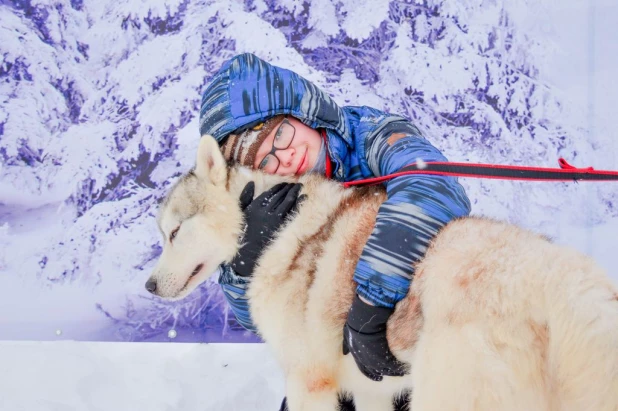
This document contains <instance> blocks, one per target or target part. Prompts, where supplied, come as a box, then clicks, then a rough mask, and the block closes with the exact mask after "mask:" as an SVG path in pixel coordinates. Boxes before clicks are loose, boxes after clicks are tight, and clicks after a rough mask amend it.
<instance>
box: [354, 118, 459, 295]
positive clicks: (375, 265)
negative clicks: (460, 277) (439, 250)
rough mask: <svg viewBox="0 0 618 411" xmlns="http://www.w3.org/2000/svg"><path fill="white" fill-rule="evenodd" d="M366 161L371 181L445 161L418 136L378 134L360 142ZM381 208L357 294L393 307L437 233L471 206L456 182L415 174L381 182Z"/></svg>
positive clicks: (358, 270) (358, 269) (358, 272)
mask: <svg viewBox="0 0 618 411" xmlns="http://www.w3.org/2000/svg"><path fill="white" fill-rule="evenodd" d="M365 148H366V151H365V153H366V160H367V164H368V166H369V168H370V169H371V170H372V172H373V173H374V174H375V176H378V177H379V176H383V175H387V174H391V173H394V172H396V171H397V170H399V169H401V168H402V167H404V166H405V165H408V164H410V163H414V162H418V161H419V160H422V161H447V159H446V158H445V157H444V155H443V154H442V153H441V152H440V151H439V150H438V149H436V148H435V147H434V146H432V145H431V144H430V143H429V142H428V141H427V140H426V139H425V138H423V137H422V136H421V135H420V134H418V133H414V132H410V130H409V129H408V130H407V131H406V132H404V133H396V132H395V133H377V135H375V136H369V137H368V138H367V140H366V141H365ZM385 185H386V190H387V200H386V201H385V202H384V203H383V204H382V206H381V207H380V209H379V211H378V214H377V216H376V224H375V227H374V229H373V232H372V234H371V235H370V237H369V239H368V241H367V243H366V245H365V247H364V249H363V252H362V254H361V257H360V259H359V262H358V264H357V267H356V271H355V274H354V280H355V281H356V282H357V284H358V286H357V293H358V294H359V295H360V296H361V297H363V298H365V299H366V300H368V301H369V302H371V303H372V304H374V305H377V306H383V307H393V306H394V305H395V304H396V303H397V302H398V301H400V300H401V299H403V298H404V297H405V295H406V294H407V292H408V290H409V288H410V283H411V281H412V277H413V276H414V268H413V265H414V263H415V262H417V261H418V260H419V259H421V258H422V257H423V255H424V254H425V252H426V250H427V248H428V245H429V242H430V241H431V239H432V238H433V237H434V236H435V235H436V234H437V232H438V231H439V230H440V229H441V228H442V227H443V226H444V225H446V224H447V223H448V222H449V221H451V220H452V219H454V218H457V217H461V216H465V215H468V214H469V213H470V201H469V200H468V197H467V196H466V194H465V192H464V189H463V187H462V186H461V185H460V184H459V182H458V181H457V178H455V177H447V176H436V175H423V174H415V175H408V176H401V177H397V178H394V179H391V180H389V181H388V182H386V183H385Z"/></svg>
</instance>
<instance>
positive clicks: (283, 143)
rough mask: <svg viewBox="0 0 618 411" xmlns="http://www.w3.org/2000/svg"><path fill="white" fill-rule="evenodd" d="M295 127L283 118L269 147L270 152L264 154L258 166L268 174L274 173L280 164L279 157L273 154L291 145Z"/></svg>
mask: <svg viewBox="0 0 618 411" xmlns="http://www.w3.org/2000/svg"><path fill="white" fill-rule="evenodd" d="M295 134H296V129H295V128H294V126H293V125H292V124H290V122H289V121H288V119H287V118H284V119H283V121H282V122H281V124H280V125H279V127H278V128H277V131H276V132H275V139H274V140H273V145H272V147H271V148H270V153H268V154H266V156H264V158H263V159H262V161H260V165H259V166H258V168H259V169H260V170H263V171H265V172H267V173H268V174H275V173H276V172H277V170H278V169H279V166H280V165H281V162H280V161H279V158H277V156H276V155H275V152H276V151H277V150H287V149H288V148H289V147H290V145H292V140H294V135H295Z"/></svg>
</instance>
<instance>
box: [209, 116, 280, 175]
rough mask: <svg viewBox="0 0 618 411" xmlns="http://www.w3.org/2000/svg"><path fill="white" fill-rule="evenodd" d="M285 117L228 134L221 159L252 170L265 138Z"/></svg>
mask: <svg viewBox="0 0 618 411" xmlns="http://www.w3.org/2000/svg"><path fill="white" fill-rule="evenodd" d="M284 117H285V116H283V115H279V116H275V117H271V118H269V119H268V120H266V121H265V122H264V123H260V124H258V125H257V126H255V127H253V128H250V129H247V130H244V131H242V132H241V133H239V134H230V135H229V137H228V138H227V139H226V140H225V142H224V143H223V144H222V145H221V152H222V153H223V157H224V158H225V159H226V160H227V161H230V160H233V161H236V162H238V163H240V164H242V165H243V166H246V167H251V168H253V163H254V162H255V156H256V155H257V151H258V150H259V148H260V146H261V145H262V143H263V142H264V140H266V137H268V135H269V134H270V133H271V131H273V130H274V128H275V127H277V126H278V125H279V124H281V122H282V121H283V119H284Z"/></svg>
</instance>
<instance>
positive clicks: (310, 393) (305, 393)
mask: <svg viewBox="0 0 618 411" xmlns="http://www.w3.org/2000/svg"><path fill="white" fill-rule="evenodd" d="M318 370H319V369H318V368H315V367H313V368H312V369H311V370H309V371H305V372H299V373H295V374H294V375H290V376H289V377H288V379H287V397H288V408H289V411H337V410H338V407H339V398H338V394H337V384H336V381H335V378H334V374H332V373H330V372H325V369H322V372H318Z"/></svg>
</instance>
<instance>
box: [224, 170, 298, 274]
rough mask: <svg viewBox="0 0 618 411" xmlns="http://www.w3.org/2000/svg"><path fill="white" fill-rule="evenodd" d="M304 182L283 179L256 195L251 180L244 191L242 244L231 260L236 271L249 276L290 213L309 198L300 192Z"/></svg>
mask: <svg viewBox="0 0 618 411" xmlns="http://www.w3.org/2000/svg"><path fill="white" fill-rule="evenodd" d="M301 188H302V184H291V183H281V184H277V185H276V186H274V187H272V188H271V189H270V190H268V191H265V192H264V193H262V194H260V195H259V196H257V197H256V198H255V199H253V194H254V191H255V183H253V181H251V182H250V183H248V184H247V185H246V186H245V188H244V189H243V191H242V193H241V195H240V208H241V209H242V211H243V214H244V216H245V224H246V227H245V233H244V235H243V238H242V239H241V244H243V245H242V247H241V248H240V249H239V250H238V253H237V254H236V255H235V256H234V258H233V259H232V261H231V266H232V268H233V269H234V272H235V273H236V274H238V275H239V276H242V277H249V276H251V275H252V274H253V269H254V267H255V264H256V263H257V260H258V258H259V257H260V255H261V254H262V251H263V250H264V248H265V247H266V246H267V245H268V243H269V242H270V240H272V237H273V235H274V234H275V233H276V232H277V230H278V229H279V227H281V225H282V224H283V223H284V222H285V220H286V218H287V216H288V215H290V213H292V212H293V211H295V210H296V209H297V207H298V205H299V204H300V203H301V202H302V201H303V200H304V199H305V198H307V196H306V195H302V196H300V197H299V196H298V193H299V192H300V189H301Z"/></svg>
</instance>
